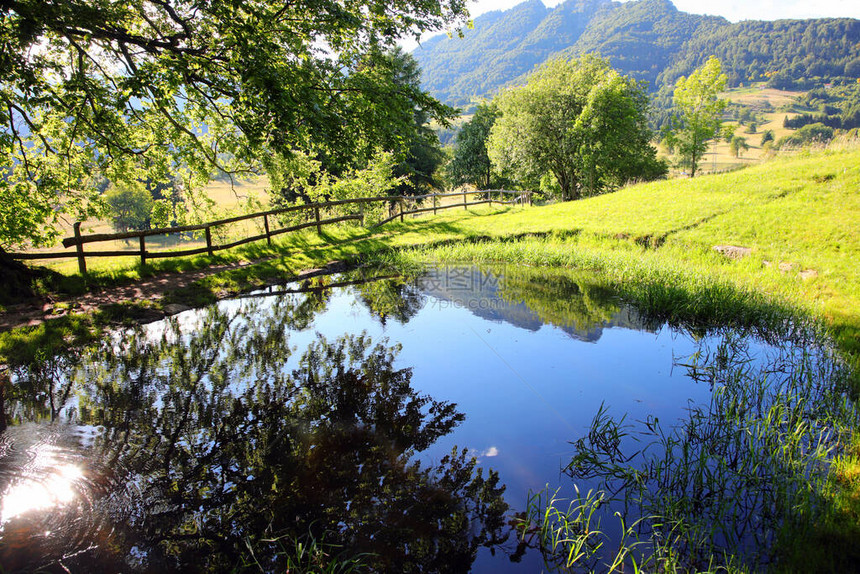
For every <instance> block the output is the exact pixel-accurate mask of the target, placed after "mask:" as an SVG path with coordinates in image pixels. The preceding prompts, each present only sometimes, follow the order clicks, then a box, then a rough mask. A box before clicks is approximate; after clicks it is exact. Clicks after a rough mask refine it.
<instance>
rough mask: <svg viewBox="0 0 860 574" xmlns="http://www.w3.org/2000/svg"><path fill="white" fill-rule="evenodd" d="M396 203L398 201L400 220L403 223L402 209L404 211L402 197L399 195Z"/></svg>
mask: <svg viewBox="0 0 860 574" xmlns="http://www.w3.org/2000/svg"><path fill="white" fill-rule="evenodd" d="M397 203H398V205H400V222H401V223H403V211H404V209H403V203H404V202H403V198H402V197H401V198H400V199H398V200H397Z"/></svg>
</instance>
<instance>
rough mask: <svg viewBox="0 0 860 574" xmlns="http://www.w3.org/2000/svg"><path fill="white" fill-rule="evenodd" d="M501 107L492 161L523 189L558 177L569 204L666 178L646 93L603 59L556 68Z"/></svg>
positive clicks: (541, 72) (547, 67)
mask: <svg viewBox="0 0 860 574" xmlns="http://www.w3.org/2000/svg"><path fill="white" fill-rule="evenodd" d="M495 101H496V103H497V105H498V107H499V111H500V117H499V118H498V119H497V120H496V123H495V125H494V126H493V128H492V130H491V131H490V139H489V143H488V145H487V148H488V151H489V155H490V159H491V160H492V161H493V163H494V164H495V165H497V166H498V167H499V168H501V169H510V170H511V171H512V172H513V173H515V174H517V175H518V176H519V177H520V178H521V179H523V180H525V181H536V180H538V179H540V178H541V177H542V176H543V175H545V174H552V176H553V177H554V178H555V180H556V182H557V183H558V186H559V188H560V189H561V197H562V199H564V200H570V199H579V198H581V197H583V196H586V195H591V194H595V193H600V192H603V191H606V190H609V189H612V188H614V187H617V186H618V185H621V184H623V183H624V182H625V181H628V180H631V179H638V178H645V177H653V176H654V175H657V174H660V173H662V171H663V170H662V168H661V166H660V165H659V164H658V162H657V161H656V159H655V158H656V150H655V149H654V147H653V146H652V145H651V143H650V139H651V133H650V131H649V129H648V125H647V118H646V113H647V107H648V101H647V98H646V96H645V93H644V91H643V89H642V87H641V86H640V85H639V84H637V83H636V81H634V80H632V79H630V78H628V77H626V76H621V75H619V74H618V72H616V71H615V70H613V69H612V68H611V67H610V65H609V63H608V62H607V61H606V60H604V59H601V58H599V57H597V56H594V55H585V56H583V57H581V58H579V59H574V60H564V59H560V58H557V59H553V60H550V61H548V62H546V63H545V64H544V65H543V66H541V67H540V68H539V69H538V70H537V71H536V72H535V73H534V74H532V75H531V76H529V78H528V82H527V83H526V84H525V85H523V86H518V87H514V88H511V89H509V90H507V91H505V92H503V93H502V94H501V95H500V96H499V97H498V98H497V99H496V100H495Z"/></svg>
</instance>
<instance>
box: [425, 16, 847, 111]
mask: <svg viewBox="0 0 860 574" xmlns="http://www.w3.org/2000/svg"><path fill="white" fill-rule="evenodd" d="M587 52H598V53H600V54H601V55H603V56H604V57H607V58H609V59H610V61H611V62H612V65H613V66H615V68H617V69H618V70H619V71H620V72H622V73H624V74H626V75H630V76H632V77H634V78H636V79H638V80H645V81H647V82H648V83H649V87H650V89H651V90H652V91H659V90H660V89H661V88H664V92H665V88H666V87H670V86H672V85H674V82H675V81H676V80H677V78H678V77H680V76H682V75H687V74H689V73H690V72H691V71H693V70H694V69H695V68H696V67H698V66H700V65H701V64H702V63H703V62H704V61H705V60H706V59H707V58H708V57H709V56H710V55H712V54H713V55H716V56H717V57H719V58H720V59H721V60H722V61H723V63H724V69H725V71H726V73H727V74H728V76H729V84H730V85H731V86H737V85H739V84H741V83H744V82H749V81H759V80H766V79H769V80H770V82H771V83H772V84H773V85H775V86H776V87H790V86H793V85H797V84H803V85H807V84H808V85H813V84H815V83H820V82H822V81H825V80H830V79H834V78H840V77H844V76H850V77H851V78H852V79H853V78H856V77H857V76H858V75H860V20H853V19H848V18H844V19H815V20H778V21H775V22H759V21H743V22H738V23H734V24H733V23H731V22H729V21H728V20H726V19H725V18H720V17H714V16H699V15H695V14H688V13H685V12H681V11H679V10H678V9H677V8H675V6H674V5H673V4H672V2H670V1H669V0H633V1H630V2H625V3H621V2H615V1H613V0H567V1H566V2H563V3H562V4H559V5H558V6H556V7H555V8H547V7H546V6H544V4H543V3H542V2H541V1H540V0H529V1H527V2H524V3H522V4H520V5H518V6H515V7H514V8H512V9H510V10H508V11H504V12H500V11H496V12H490V13H487V14H484V15H482V16H479V17H478V18H476V19H475V21H474V28H473V29H470V30H466V31H465V34H464V37H463V38H462V39H461V38H449V37H447V36H437V37H435V38H431V39H430V40H428V41H426V42H424V44H422V45H421V46H419V47H418V48H416V49H415V51H414V52H413V55H414V56H415V58H416V59H417V60H418V63H419V64H420V65H421V68H422V70H423V76H422V77H423V82H422V83H423V86H424V88H425V89H426V90H428V91H429V92H430V93H431V94H433V95H434V96H436V97H437V98H439V99H440V100H442V101H444V102H446V103H449V104H452V105H456V106H463V105H468V103H469V102H470V100H472V99H473V98H474V97H490V96H492V95H493V94H494V93H496V92H497V91H498V90H499V89H500V88H503V87H505V86H507V85H510V84H512V83H516V82H520V81H522V78H523V76H524V75H526V74H528V73H529V72H531V71H532V70H533V69H534V68H535V66H537V65H539V64H540V63H542V62H543V61H545V60H546V59H547V58H549V57H551V56H554V55H562V56H567V57H569V56H575V55H579V54H584V53H587Z"/></svg>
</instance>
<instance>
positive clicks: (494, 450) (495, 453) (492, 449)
mask: <svg viewBox="0 0 860 574" xmlns="http://www.w3.org/2000/svg"><path fill="white" fill-rule="evenodd" d="M481 456H482V457H493V456H499V449H497V448H496V447H494V446H491V447H490V448H488V449H487V450H485V451H484V452H482V453H481Z"/></svg>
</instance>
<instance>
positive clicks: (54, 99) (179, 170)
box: [0, 0, 466, 247]
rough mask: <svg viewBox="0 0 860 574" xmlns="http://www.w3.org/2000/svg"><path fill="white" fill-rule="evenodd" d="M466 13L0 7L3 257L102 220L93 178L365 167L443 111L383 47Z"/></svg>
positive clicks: (8, 2) (303, 0) (118, 2)
mask: <svg viewBox="0 0 860 574" xmlns="http://www.w3.org/2000/svg"><path fill="white" fill-rule="evenodd" d="M465 16H466V11H465V2H464V1H463V0H385V1H381V0H360V1H357V2H347V3H343V2H339V1H337V0H313V1H309V0H299V1H297V2H289V3H284V2H276V1H274V0H252V1H248V0H212V1H210V2H198V1H196V0H134V1H131V2H129V1H127V0H50V1H47V2H46V1H44V0H3V2H2V3H0V125H2V128H0V150H2V151H0V172H2V178H0V197H2V201H0V247H4V246H5V247H8V246H10V245H15V244H22V243H32V244H36V245H39V244H46V243H49V242H50V241H51V240H52V239H53V238H54V237H55V235H56V228H55V225H56V223H57V220H58V218H59V217H61V216H62V215H63V214H69V215H70V217H84V216H86V215H89V214H92V213H93V212H95V211H97V210H98V209H99V208H100V207H101V206H100V204H99V201H98V197H97V196H96V194H95V193H94V192H93V177H95V176H98V177H100V178H107V179H109V180H110V181H112V182H114V183H118V182H129V183H132V182H135V181H138V180H141V179H147V178H153V179H160V180H165V181H166V180H169V179H170V178H171V177H172V176H175V175H177V174H180V175H181V176H182V177H183V179H184V180H186V181H187V182H198V183H199V182H200V181H205V180H206V179H208V176H209V174H210V173H212V171H213V170H216V169H217V170H222V171H223V172H226V173H228V174H242V173H246V172H253V171H256V170H259V169H260V164H259V161H260V160H261V159H263V160H265V159H266V158H267V157H273V156H277V155H289V154H291V153H292V152H293V151H294V150H303V151H305V152H307V153H310V154H312V155H314V156H315V157H318V158H320V159H321V160H322V161H323V162H324V163H325V164H326V165H328V166H331V167H332V169H333V170H335V171H336V170H338V169H341V170H345V169H349V168H352V167H355V166H356V165H360V164H361V162H362V161H363V160H365V159H366V158H368V157H370V156H372V155H373V153H375V151H376V149H377V148H379V147H385V144H386V143H387V142H390V141H391V140H392V134H399V133H403V131H404V129H405V126H404V122H405V121H407V120H408V122H409V125H410V126H411V124H412V122H414V117H413V113H412V112H413V110H414V109H415V108H416V107H418V108H421V109H423V110H425V111H426V112H427V113H428V115H429V116H431V117H433V116H434V115H437V114H438V115H443V116H444V114H445V113H446V111H447V109H446V108H444V107H443V106H441V104H439V103H438V102H436V101H435V100H433V99H432V98H430V97H429V96H427V95H426V94H425V93H423V92H421V91H420V89H418V88H417V87H416V86H415V85H411V84H404V83H398V82H397V81H395V78H394V77H393V74H392V73H391V70H392V63H391V59H390V58H386V57H385V53H386V50H387V49H388V48H390V47H391V46H393V44H394V42H395V41H396V40H397V39H398V38H401V37H404V36H412V37H416V38H417V37H418V36H420V34H421V33H423V32H426V31H431V30H437V29H440V28H456V27H457V26H459V24H460V23H461V22H462V21H463V19H464V18H465ZM404 110H408V111H409V113H408V114H404V113H403V112H404ZM144 174H145V177H142V176H143V175H144Z"/></svg>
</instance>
